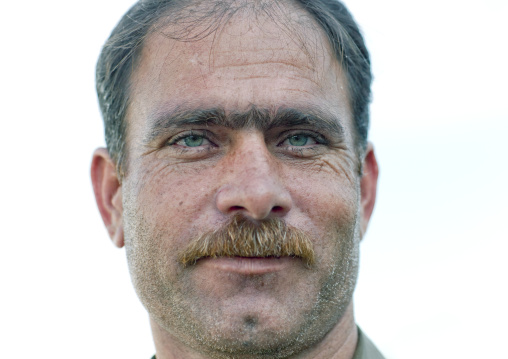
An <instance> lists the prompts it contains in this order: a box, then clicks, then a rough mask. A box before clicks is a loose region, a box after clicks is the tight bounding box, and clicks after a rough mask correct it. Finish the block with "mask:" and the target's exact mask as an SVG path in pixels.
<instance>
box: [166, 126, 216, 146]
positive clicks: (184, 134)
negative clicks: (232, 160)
mask: <svg viewBox="0 0 508 359" xmlns="http://www.w3.org/2000/svg"><path fill="white" fill-rule="evenodd" d="M189 136H199V137H203V138H204V139H206V140H207V141H208V142H210V144H212V145H215V144H214V142H213V141H212V139H211V137H212V136H211V133H210V132H209V131H206V130H187V131H183V132H180V133H178V134H176V135H174V136H172V137H171V138H169V139H168V140H166V141H165V146H172V145H174V144H176V143H177V142H178V141H181V140H183V139H184V138H186V137H189Z"/></svg>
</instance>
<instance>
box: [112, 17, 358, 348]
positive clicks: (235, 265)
mask: <svg viewBox="0 0 508 359" xmlns="http://www.w3.org/2000/svg"><path fill="white" fill-rule="evenodd" d="M281 26H282V25H280V24H276V23H274V22H273V20H271V19H268V18H267V17H266V18H265V17H262V16H261V17H258V18H256V19H255V20H252V19H249V18H244V17H242V16H238V17H235V18H233V19H232V20H231V22H230V23H229V24H228V25H227V26H226V27H225V28H224V29H222V31H219V32H217V33H216V36H215V37H214V36H209V37H207V38H205V39H202V40H199V41H193V42H178V41H174V40H171V39H169V38H168V37H166V36H164V35H161V34H158V33H155V34H152V35H150V36H149V38H148V39H147V41H146V43H145V46H144V48H143V51H142V54H141V60H140V62H139V64H138V67H137V68H136V71H135V73H134V75H133V78H132V90H131V91H132V93H131V105H130V108H129V111H128V116H127V120H128V136H127V137H128V140H127V145H128V158H129V160H128V166H127V172H126V176H125V177H124V179H123V182H122V188H121V193H122V197H123V201H122V202H123V227H124V232H125V245H126V248H127V255H128V262H129V266H130V270H131V275H132V279H133V283H134V286H135V288H136V290H137V293H138V295H139V297H140V299H141V301H142V302H143V304H144V305H145V307H146V308H147V310H148V312H149V314H150V317H151V320H152V322H153V324H154V327H155V330H156V331H157V330H162V331H164V332H165V333H167V335H169V336H171V337H172V338H174V339H176V340H177V341H179V342H180V343H184V344H185V345H187V346H191V347H194V348H199V350H200V351H203V352H208V353H212V352H236V353H238V354H239V353H270V352H271V351H273V352H276V351H280V350H281V348H282V352H291V351H292V350H301V349H302V348H305V347H307V346H310V345H312V344H314V343H316V342H318V341H320V340H321V339H322V338H323V336H324V335H326V333H328V332H329V331H330V330H331V329H332V328H333V327H334V325H336V323H337V322H338V321H339V320H340V319H341V318H342V317H343V315H344V313H345V312H346V311H348V310H351V307H350V301H351V297H352V293H353V289H354V286H355V283H356V276H357V265H358V243H359V239H360V222H361V217H362V211H361V206H360V202H361V201H360V198H361V195H360V176H359V160H358V159H357V156H356V152H355V144H354V139H353V137H354V130H353V124H352V114H351V109H350V103H349V99H348V94H347V90H346V88H347V86H346V82H345V77H344V74H343V73H342V70H341V68H340V66H339V65H338V63H337V61H336V60H334V59H333V58H332V57H331V55H330V52H329V49H328V47H327V45H325V44H326V40H325V38H324V36H323V35H322V34H321V33H319V32H318V31H315V30H305V31H304V30H302V28H298V30H299V31H300V33H303V34H305V38H301V37H298V36H294V34H293V35H291V34H289V32H288V31H282V30H281V29H283V27H281ZM169 29H171V28H169ZM286 30H287V29H286ZM304 46H305V51H304V50H303V48H304ZM213 109H215V110H216V109H219V110H218V112H219V113H223V118H222V120H221V121H222V122H221V121H209V118H208V117H210V116H211V115H213V114H214V113H216V112H217V111H215V112H214V111H212V110H213ZM295 114H297V115H295ZM249 115H250V118H251V119H254V120H255V121H254V123H253V122H252V121H251V122H249V123H247V119H248V118H249ZM207 118H208V119H207ZM232 217H236V218H243V219H247V222H248V223H250V224H252V226H254V227H256V226H258V225H259V224H261V223H264V222H266V221H267V220H270V219H274V218H275V219H281V220H283V221H284V222H285V223H286V224H287V225H288V226H289V227H291V228H294V229H295V230H299V231H301V232H302V233H305V234H306V235H307V236H308V238H309V239H310V242H311V244H312V247H313V250H314V253H315V262H314V263H313V264H311V265H310V266H309V265H306V263H305V261H304V260H303V259H302V258H300V257H291V256H288V257H282V258H274V257H269V258H240V257H233V258H224V257H223V258H203V259H200V260H198V261H197V262H195V263H193V264H190V265H187V266H185V265H183V264H182V263H181V262H180V260H179V254H180V253H181V251H182V250H183V249H185V248H186V247H187V246H188V245H189V243H190V242H191V241H192V240H194V239H195V238H197V237H199V236H200V235H202V234H203V233H209V232H211V231H215V230H219V229H221V228H223V227H224V226H225V225H226V224H228V223H229V222H230V220H231V218H232ZM241 240H242V238H238V241H241Z"/></svg>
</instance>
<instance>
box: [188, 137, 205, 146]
mask: <svg viewBox="0 0 508 359" xmlns="http://www.w3.org/2000/svg"><path fill="white" fill-rule="evenodd" d="M202 143H203V137H201V136H189V137H186V138H185V144H186V145H187V146H189V147H196V146H201V144H202Z"/></svg>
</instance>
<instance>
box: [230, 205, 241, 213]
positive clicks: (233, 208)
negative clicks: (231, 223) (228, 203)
mask: <svg viewBox="0 0 508 359" xmlns="http://www.w3.org/2000/svg"><path fill="white" fill-rule="evenodd" d="M242 209H244V208H243V207H242V206H232V207H230V208H229V210H230V211H231V212H235V211H241V210H242Z"/></svg>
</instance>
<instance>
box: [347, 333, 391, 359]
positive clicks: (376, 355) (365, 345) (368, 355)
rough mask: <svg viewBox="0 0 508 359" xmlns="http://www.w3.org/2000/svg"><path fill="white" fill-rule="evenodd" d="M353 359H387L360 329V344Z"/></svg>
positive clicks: (357, 344)
mask: <svg viewBox="0 0 508 359" xmlns="http://www.w3.org/2000/svg"><path fill="white" fill-rule="evenodd" d="M353 359H385V357H384V356H383V355H382V354H381V352H380V351H379V350H377V348H376V347H375V345H374V344H373V343H372V342H371V341H370V339H369V338H367V336H366V335H365V334H363V332H362V331H361V330H360V328H358V342H357V343H356V350H355V355H354V356H353Z"/></svg>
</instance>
